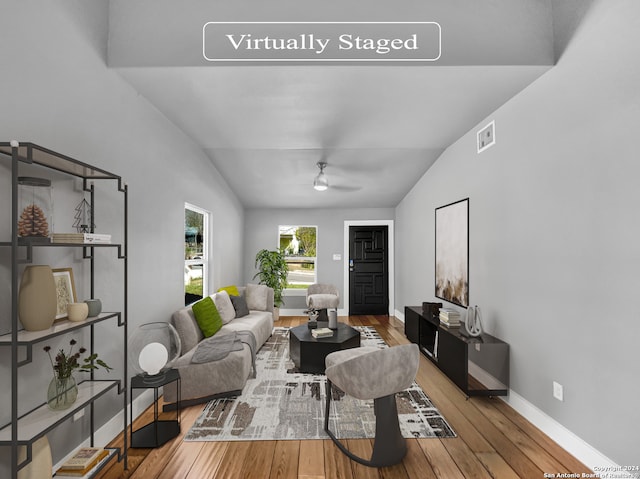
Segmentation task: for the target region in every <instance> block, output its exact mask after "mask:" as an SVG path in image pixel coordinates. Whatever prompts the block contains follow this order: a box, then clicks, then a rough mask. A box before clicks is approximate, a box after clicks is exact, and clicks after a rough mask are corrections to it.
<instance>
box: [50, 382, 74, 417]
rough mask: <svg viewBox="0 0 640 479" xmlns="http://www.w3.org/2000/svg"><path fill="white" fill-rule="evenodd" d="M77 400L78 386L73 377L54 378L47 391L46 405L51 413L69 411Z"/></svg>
mask: <svg viewBox="0 0 640 479" xmlns="http://www.w3.org/2000/svg"><path fill="white" fill-rule="evenodd" d="M77 398H78V385H77V384H76V380H75V378H74V377H73V376H69V377H68V378H59V377H57V376H54V378H53V379H52V380H51V382H50V383H49V389H48V390H47V405H48V406H49V409H51V410H53V411H61V410H63V409H69V408H70V407H71V406H72V404H73V403H74V402H76V399H77Z"/></svg>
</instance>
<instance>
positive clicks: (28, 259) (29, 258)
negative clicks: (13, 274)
mask: <svg viewBox="0 0 640 479" xmlns="http://www.w3.org/2000/svg"><path fill="white" fill-rule="evenodd" d="M20 246H22V245H20ZM24 246H26V248H27V256H26V257H25V258H24V259H20V258H18V263H19V264H31V263H33V246H31V245H30V244H26V245H24Z"/></svg>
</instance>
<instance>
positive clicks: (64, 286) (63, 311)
mask: <svg viewBox="0 0 640 479" xmlns="http://www.w3.org/2000/svg"><path fill="white" fill-rule="evenodd" d="M53 280H54V282H55V283H56V300H57V310H56V319H63V318H66V317H67V304H69V303H76V302H77V298H76V285H75V283H74V282H73V269H71V268H58V269H54V270H53Z"/></svg>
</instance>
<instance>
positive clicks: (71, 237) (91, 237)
mask: <svg viewBox="0 0 640 479" xmlns="http://www.w3.org/2000/svg"><path fill="white" fill-rule="evenodd" d="M51 242H53V243H74V244H92V243H93V244H111V235H106V234H98V233H53V234H52V235H51Z"/></svg>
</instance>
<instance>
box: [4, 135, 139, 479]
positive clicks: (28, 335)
mask: <svg viewBox="0 0 640 479" xmlns="http://www.w3.org/2000/svg"><path fill="white" fill-rule="evenodd" d="M7 157H8V158H9V161H10V162H11V176H12V177H11V185H12V192H11V194H12V196H11V199H12V200H11V205H12V213H11V221H12V231H11V241H10V242H0V248H11V332H10V333H8V334H5V335H2V336H0V347H10V348H11V422H10V423H9V424H6V425H4V426H0V446H11V477H12V478H14V479H17V477H18V471H19V470H20V469H22V468H23V467H24V466H26V465H27V464H28V463H29V462H30V461H31V456H32V454H31V448H32V445H33V443H34V442H35V441H36V440H38V439H39V438H41V437H42V436H44V435H45V434H47V433H48V432H49V431H51V430H53V429H54V428H56V427H57V426H58V425H59V424H61V423H63V422H64V421H66V420H68V419H69V418H71V417H72V416H73V415H74V414H75V413H76V412H78V411H79V410H81V409H83V408H85V407H87V406H89V407H90V427H91V445H93V443H94V433H95V423H94V407H93V403H94V401H95V400H96V399H98V398H99V397H101V396H103V395H104V394H106V393H107V392H108V391H110V390H112V389H114V388H117V392H118V394H119V395H122V402H123V412H124V424H123V436H124V448H123V450H122V451H120V450H116V451H115V452H112V453H111V454H110V455H109V458H113V457H116V456H117V457H118V460H119V461H121V460H122V461H124V467H125V469H127V446H128V445H127V434H126V432H127V427H128V412H127V405H128V390H127V386H126V384H127V338H128V331H127V305H128V283H127V276H128V258H127V236H128V226H127V225H128V214H127V210H128V189H127V185H126V184H124V183H123V181H122V178H121V177H120V176H118V175H115V174H113V173H109V172H107V171H105V170H102V169H100V168H96V167H94V166H91V165H89V164H87V163H83V162H81V161H78V160H75V159H73V158H70V157H68V156H66V155H63V154H60V153H56V152H54V151H52V150H49V149H47V148H43V147H41V146H38V145H36V144H34V143H19V142H16V141H12V142H0V159H2V160H4V159H6V158H7ZM23 163H24V164H32V165H37V166H39V167H42V168H43V169H44V171H46V170H53V171H56V172H58V173H63V174H66V175H69V176H71V177H77V178H81V179H82V187H83V189H84V191H86V192H88V193H89V194H90V197H91V201H90V204H91V210H92V211H91V214H92V215H93V213H94V211H93V209H94V199H95V190H94V180H95V181H103V180H104V181H109V180H111V181H114V182H115V183H116V188H117V190H118V191H119V192H121V193H122V195H123V219H122V221H123V225H122V227H123V242H122V243H121V244H91V245H87V244H66V243H64V244H60V243H27V244H22V243H20V242H19V239H18V226H17V225H18V215H19V212H18V176H19V175H18V172H19V168H20V165H21V164H23ZM52 247H54V248H82V251H83V258H84V259H85V260H87V261H89V262H90V287H91V297H95V296H94V293H95V292H94V286H95V274H96V271H95V257H94V251H95V249H96V248H112V249H114V250H115V251H116V257H117V259H118V260H121V261H123V265H124V268H123V271H124V274H123V276H124V277H123V310H122V311H118V312H103V313H101V314H100V315H99V316H97V317H95V318H88V319H87V320H86V321H84V322H79V323H78V322H71V321H68V320H64V321H58V322H56V323H54V325H53V326H52V327H51V328H49V329H47V330H44V331H35V332H34V331H25V330H19V319H18V286H19V278H18V272H19V266H20V265H21V264H29V263H31V262H32V258H33V250H34V248H52ZM103 321H116V322H117V327H119V328H122V334H123V356H124V361H123V371H122V379H121V380H119V379H118V380H95V379H94V375H93V373H91V376H90V380H87V381H83V382H81V383H80V384H79V385H78V399H77V401H76V403H75V404H74V405H73V406H72V407H71V408H70V409H67V410H64V411H51V410H49V409H48V407H47V405H46V403H43V404H42V405H41V406H39V407H37V408H35V409H33V410H32V411H29V412H27V413H25V414H22V415H20V413H19V410H18V402H19V400H20V398H19V394H18V382H19V379H20V375H19V369H20V367H21V366H24V365H25V364H28V363H30V362H31V360H32V349H33V345H35V344H36V343H40V342H42V341H45V340H47V339H49V338H53V337H56V336H59V335H62V334H67V333H69V332H72V331H75V330H78V329H82V328H89V329H90V336H91V338H90V348H89V349H90V351H91V353H93V352H94V348H95V344H94V326H95V325H96V324H98V323H101V322H103ZM21 350H23V351H24V352H25V353H24V354H23V356H24V358H22V359H21V356H20V355H19V353H20V351H21ZM21 446H24V447H26V452H27V454H26V459H25V460H24V461H22V462H20V461H19V448H20V447H21ZM105 462H106V461H105ZM100 468H102V466H101V467H100Z"/></svg>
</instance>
